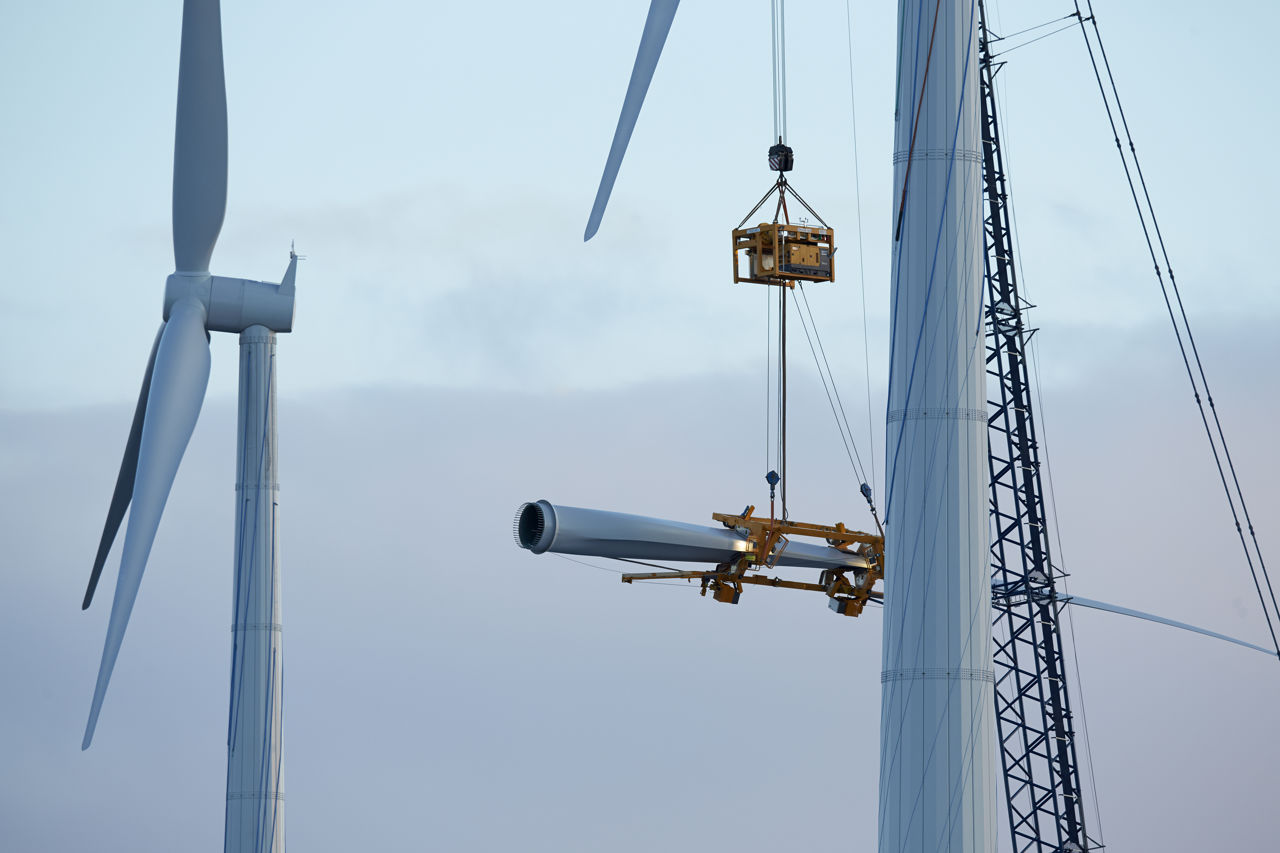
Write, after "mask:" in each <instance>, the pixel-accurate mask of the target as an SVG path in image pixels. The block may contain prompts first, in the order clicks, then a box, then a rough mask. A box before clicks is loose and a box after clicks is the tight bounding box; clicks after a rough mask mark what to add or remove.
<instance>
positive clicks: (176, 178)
mask: <svg viewBox="0 0 1280 853" xmlns="http://www.w3.org/2000/svg"><path fill="white" fill-rule="evenodd" d="M226 201H227V100H226V86H225V83H224V81H223V72H222V32H221V20H220V14H219V7H218V0H184V3H183V11H182V51H181V59H180V63H179V72H178V114H177V130H176V133H175V139H174V152H173V256H174V266H175V268H176V271H175V272H174V273H173V274H172V275H170V276H169V278H168V280H167V281H166V282H165V290H164V321H165V322H164V324H163V325H162V326H161V327H160V332H159V334H158V335H157V336H156V341H155V344H154V345H153V347H152V350H151V357H150V359H149V360H148V362H147V369H146V373H145V374H144V376H143V380H142V391H141V393H140V395H139V397H138V406H137V409H136V410H135V411H134V416H133V426H132V428H131V429H130V431H129V439H128V441H127V443H126V444H125V451H124V460H123V462H122V463H121V465H120V474H119V477H118V478H117V480H116V487H115V494H114V495H113V496H112V499H111V507H110V509H109V510H108V513H107V522H106V526H105V527H104V529H103V531H102V540H101V542H100V544H99V546H98V555H97V559H96V560H95V562H94V566H93V572H92V574H91V575H90V577H89V588H88V590H87V591H86V593H85V598H84V607H86V608H87V607H88V606H89V603H90V602H91V601H92V599H93V593H94V589H95V588H96V586H97V583H98V578H99V576H100V575H101V573H102V566H103V563H104V562H105V560H106V557H107V554H108V552H109V551H110V550H111V545H112V542H113V541H114V539H115V536H116V533H117V531H118V530H119V528H120V522H121V519H122V518H123V517H124V513H125V509H126V508H128V507H129V506H130V502H132V510H131V511H130V513H129V525H128V527H127V529H126V530H125V536H124V547H123V552H122V555H121V560H120V575H119V578H118V579H117V581H116V593H115V600H114V601H113V602H112V604H111V619H110V621H109V623H108V626H107V638H106V643H105V645H104V647H103V650H102V664H101V667H100V668H99V670H98V681H97V686H96V687H95V688H94V692H93V705H92V707H91V708H90V711H89V722H88V725H87V726H86V728H85V734H84V743H83V744H82V747H81V748H82V749H87V748H88V747H89V744H90V742H91V741H92V739H93V732H94V727H95V726H96V725H97V722H98V713H99V711H100V710H101V709H102V700H103V697H104V695H105V694H106V691H107V683H108V681H109V680H110V678H111V671H112V669H113V668H114V666H115V662H116V657H117V655H118V654H119V652H120V643H121V641H122V640H123V639H124V632H125V628H126V627H128V624H129V614H130V612H131V611H132V610H133V603H134V600H135V599H136V598H137V595H138V585H139V583H141V581H142V573H143V569H144V568H145V567H146V564H147V556H148V555H149V554H150V552H151V545H152V543H153V542H154V540H155V535H156V529H157V527H158V526H159V524H160V516H161V514H162V513H163V511H164V505H165V501H166V500H167V499H168V497H169V490H170V488H171V487H172V485H173V479H174V476H175V475H176V474H177V471H178V465H179V463H180V462H181V461H182V454H183V452H184V451H185V450H186V447H187V442H188V441H189V440H190V438H191V433H192V431H193V430H194V429H195V425H196V420H197V418H198V417H199V415H200V406H201V404H202V403H203V402H204V395H205V389H206V388H207V386H208V383H209V332H236V333H239V335H240V403H239V420H238V425H237V429H238V432H239V440H238V442H237V460H236V463H237V468H236V514H235V516H236V532H235V580H234V591H235V594H234V621H233V627H232V632H233V633H232V638H233V639H232V657H231V710H230V715H229V720H228V731H227V803H226V841H225V849H226V850H227V851H242V850H243V851H247V850H254V851H280V850H283V849H284V809H283V794H282V792H281V783H280V720H281V707H280V699H281V685H280V673H281V659H280V651H281V644H280V596H279V574H278V570H279V558H278V554H279V549H278V538H277V530H276V507H277V500H276V498H277V492H278V489H279V484H278V482H277V479H276V416H275V335H276V333H277V332H288V331H290V330H291V329H292V326H293V302H294V276H295V274H296V270H297V257H296V256H295V255H294V254H293V252H292V251H291V252H290V253H289V267H288V269H287V270H286V271H285V274H284V280H283V281H282V282H281V283H280V284H278V285H276V284H270V283H266V282H260V281H247V280H244V279H235V278H223V277H221V276H215V275H210V273H209V259H210V257H211V255H212V254H213V247H214V244H215V243H216V242H217V239H218V232H219V231H220V230H221V228H222V219H223V215H224V214H225V212H226Z"/></svg>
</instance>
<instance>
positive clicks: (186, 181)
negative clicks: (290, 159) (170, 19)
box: [173, 0, 227, 272]
mask: <svg viewBox="0 0 1280 853" xmlns="http://www.w3.org/2000/svg"><path fill="white" fill-rule="evenodd" d="M226 212H227V88H226V83H225V81H224V79H223V72H222V23H221V16H220V14H219V9H218V0H185V2H183V4H182V54H181V58H180V59H179V68H178V120H177V125H176V131H175V133H174V140H173V261H174V265H175V267H176V269H177V270H178V271H179V272H208V271H209V258H210V257H212V255H213V247H214V244H215V243H217V242H218V233H219V232H220V231H221V230H222V218H223V216H225V215H226Z"/></svg>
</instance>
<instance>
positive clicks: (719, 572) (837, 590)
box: [622, 506, 884, 616]
mask: <svg viewBox="0 0 1280 853" xmlns="http://www.w3.org/2000/svg"><path fill="white" fill-rule="evenodd" d="M754 512H755V507H754V506H749V507H747V508H746V510H745V511H743V512H742V513H740V514H736V515H735V514H730V513H722V512H716V513H712V514H711V517H712V518H713V519H714V520H716V521H718V522H720V523H721V524H723V525H724V526H725V527H729V528H731V529H735V530H740V531H742V532H744V533H746V535H747V542H748V544H749V545H750V546H751V549H750V550H749V551H747V552H746V553H744V554H743V555H742V557H741V558H739V559H738V560H736V561H734V562H732V563H721V564H719V565H718V566H716V567H715V569H713V570H711V571H706V570H698V571H669V572H629V573H626V574H624V575H623V576H622V582H623V583H631V582H633V581H646V580H661V579H676V580H679V579H684V580H701V581H702V593H701V594H702V595H706V594H707V590H708V589H710V590H711V593H712V597H713V598H714V599H715V600H716V601H722V602H725V603H728V604H737V602H738V596H739V595H741V593H742V586H743V584H752V585H757V586H773V587H781V588H783V589H803V590H811V591H813V592H823V593H826V594H827V596H828V597H829V598H831V600H832V601H831V609H833V610H835V611H836V612H837V613H842V614H844V615H846V616H858V615H860V614H861V613H862V610H863V608H864V607H865V606H866V604H867V602H868V601H870V600H871V599H876V600H881V599H883V597H884V593H882V592H879V591H877V590H875V589H874V587H875V585H876V583H877V582H878V581H880V580H883V579H884V536H883V535H876V534H872V533H863V532H861V531H858V530H850V529H848V528H847V527H845V526H844V524H842V523H838V524H835V525H828V524H806V523H803V522H797V521H783V520H781V519H770V518H760V517H756V516H755V515H753V513H754ZM788 536H805V537H812V538H816V539H824V540H826V542H827V544H828V545H830V546H831V547H832V548H835V549H837V550H840V551H845V552H848V553H853V554H858V555H859V556H862V557H864V558H866V560H867V564H868V568H867V570H866V573H865V575H863V572H862V571H861V570H854V569H827V570H825V571H824V572H823V573H822V575H821V578H820V580H819V582H818V583H810V582H805V581H791V580H784V579H782V578H776V577H774V578H771V577H768V576H765V575H761V574H748V572H749V571H750V570H751V569H753V568H760V567H763V568H765V569H772V568H773V565H774V561H776V560H777V557H778V555H779V554H781V550H780V549H778V547H777V546H778V545H779V543H782V542H785V540H786V538H787V537H788ZM854 546H857V547H856V548H855V547H854ZM849 571H853V572H854V573H855V579H854V580H853V581H851V580H850V579H849V578H848V577H846V573H847V572H849Z"/></svg>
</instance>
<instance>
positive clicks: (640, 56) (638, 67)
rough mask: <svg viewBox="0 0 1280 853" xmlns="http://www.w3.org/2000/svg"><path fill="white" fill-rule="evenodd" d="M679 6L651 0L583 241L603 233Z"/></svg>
mask: <svg viewBox="0 0 1280 853" xmlns="http://www.w3.org/2000/svg"><path fill="white" fill-rule="evenodd" d="M679 5H680V0H652V2H650V4H649V17H648V18H647V19H646V20H645V22H644V34H643V35H642V36H641V37H640V49H639V50H637V51H636V64H635V66H634V67H633V68H632V69H631V82H630V83H629V84H628V85H627V97H626V99H625V100H624V101H623V102H622V114H621V115H619V116H618V127H617V129H616V130H614V132H613V145H612V146H610V148H609V159H608V160H606V161H605V164H604V175H603V176H601V178H600V188H599V189H598V190H596V201H595V204H593V205H592V206H591V218H590V219H588V220H587V230H586V233H584V234H583V235H582V240H583V242H586V241H587V240H590V239H591V238H592V237H594V236H595V235H596V232H597V231H599V230H600V220H601V219H602V218H604V209H605V207H606V206H607V205H608V204H609V195H610V194H611V193H612V192H613V182H614V181H615V180H617V178H618V169H619V168H620V167H621V166H622V158H623V156H624V155H625V154H626V153H627V144H628V143H629V142H630V141H631V132H632V131H633V130H635V127H636V119H637V118H638V117H639V115H640V107H642V106H644V96H645V94H646V93H647V92H648V91H649V83H650V82H651V81H652V80H653V72H654V69H656V68H657V67H658V57H660V56H662V47H663V45H665V44H666V42H667V33H668V32H670V31H671V22H672V20H674V19H675V16H676V8H677V7H679Z"/></svg>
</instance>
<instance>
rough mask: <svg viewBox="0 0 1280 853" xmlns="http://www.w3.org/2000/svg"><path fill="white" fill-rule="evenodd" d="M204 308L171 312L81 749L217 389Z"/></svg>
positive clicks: (190, 304)
mask: <svg viewBox="0 0 1280 853" xmlns="http://www.w3.org/2000/svg"><path fill="white" fill-rule="evenodd" d="M204 319H205V318H204V306H202V305H201V304H200V303H199V302H197V301H196V300H194V299H183V300H180V301H179V302H178V303H177V304H175V305H174V306H173V308H172V309H171V310H170V312H169V322H168V323H166V324H165V327H164V330H163V331H162V332H161V334H160V346H159V347H158V348H157V349H156V360H155V365H154V369H153V371H152V375H151V392H150V394H148V396H147V415H146V418H145V420H144V421H143V423H142V440H141V443H140V445H139V448H138V463H137V464H138V472H137V476H136V477H135V478H134V485H133V509H132V511H131V512H130V513H129V526H128V528H127V529H126V530H125V535H124V549H123V554H122V555H121V558H120V576H119V577H118V578H117V579H116V597H115V600H114V601H113V602H112V603H111V620H110V622H108V623H107V640H106V643H105V645H104V646H103V649H102V665H101V666H100V667H99V668H98V683H97V686H96V687H95V688H94V691H93V705H92V706H91V707H90V709H89V724H88V725H87V726H86V727H85V733H84V742H83V743H82V744H81V746H80V748H81V749H88V748H89V743H90V742H91V741H92V740H93V730H94V727H95V726H96V725H97V723H98V712H99V711H100V710H101V709H102V698H103V696H104V695H105V694H106V692H107V682H108V681H110V680H111V670H112V669H113V668H114V667H115V664H116V655H118V654H119V653H120V643H121V641H122V640H123V639H124V632H125V628H126V627H128V624H129V614H130V613H131V612H132V610H133V602H134V599H136V598H137V596H138V585H139V584H140V583H141V582H142V571H143V569H144V568H145V567H146V565H147V557H148V555H150V553H151V544H152V542H154V541H155V537H156V529H157V528H158V527H159V526H160V516H161V514H162V513H163V512H164V505H165V501H166V500H168V498H169V489H170V488H171V487H172V486H173V478H174V477H175V476H176V475H177V473H178V464H179V463H180V462H181V461H182V454H183V453H184V452H185V451H186V449H187V442H188V441H190V440H191V433H192V431H194V430H195V427H196V420H197V419H198V418H199V417H200V406H201V405H202V404H203V403H204V392H205V389H206V388H207V387H208V385H209V339H208V337H207V336H206V334H205V328H204Z"/></svg>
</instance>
